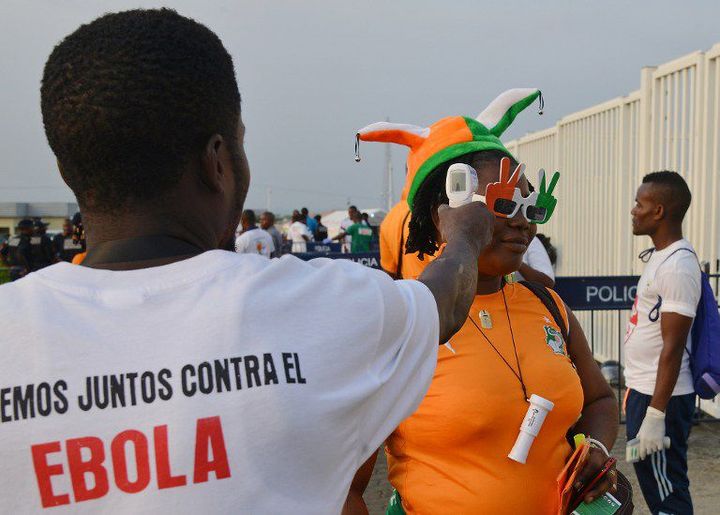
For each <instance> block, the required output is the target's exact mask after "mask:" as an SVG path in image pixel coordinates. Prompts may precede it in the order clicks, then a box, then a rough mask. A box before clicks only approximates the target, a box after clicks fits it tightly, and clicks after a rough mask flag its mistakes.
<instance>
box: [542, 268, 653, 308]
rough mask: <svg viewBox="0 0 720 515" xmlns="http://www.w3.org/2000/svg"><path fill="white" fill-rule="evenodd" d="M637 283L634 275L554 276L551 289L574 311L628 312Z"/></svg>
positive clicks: (633, 299) (637, 279) (638, 278)
mask: <svg viewBox="0 0 720 515" xmlns="http://www.w3.org/2000/svg"><path fill="white" fill-rule="evenodd" d="M639 280H640V277H639V276H637V275H618V276H610V277H608V276H605V277H558V278H557V279H556V281H555V288H554V289H555V291H556V292H558V294H559V295H560V297H562V299H563V300H564V301H565V303H566V304H567V305H568V306H570V309H572V310H574V311H583V310H585V311H587V310H590V309H630V308H632V305H633V302H634V301H635V294H636V292H637V284H638V281H639Z"/></svg>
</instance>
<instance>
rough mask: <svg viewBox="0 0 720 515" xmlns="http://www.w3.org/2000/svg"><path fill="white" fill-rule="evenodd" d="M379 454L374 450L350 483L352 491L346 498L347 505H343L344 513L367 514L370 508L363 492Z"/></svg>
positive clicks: (347, 514) (346, 514) (353, 514)
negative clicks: (366, 503)
mask: <svg viewBox="0 0 720 515" xmlns="http://www.w3.org/2000/svg"><path fill="white" fill-rule="evenodd" d="M377 455H378V453H377V451H376V452H374V453H373V455H372V456H370V457H369V458H368V459H367V461H366V462H365V463H363V464H362V466H361V467H360V468H359V469H358V471H357V472H356V473H355V478H354V479H353V481H352V484H351V485H350V491H349V492H348V496H347V499H346V500H345V506H343V511H342V515H367V513H368V509H367V506H366V505H365V500H364V499H363V494H364V493H365V489H366V488H367V485H368V483H369V482H370V478H371V477H372V473H373V469H374V468H375V461H376V460H377Z"/></svg>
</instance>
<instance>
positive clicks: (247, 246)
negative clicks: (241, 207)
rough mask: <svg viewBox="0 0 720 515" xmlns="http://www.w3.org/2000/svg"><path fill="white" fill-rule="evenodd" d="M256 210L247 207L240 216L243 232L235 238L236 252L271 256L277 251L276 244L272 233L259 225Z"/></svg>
mask: <svg viewBox="0 0 720 515" xmlns="http://www.w3.org/2000/svg"><path fill="white" fill-rule="evenodd" d="M256 223H257V220H256V218H255V211H253V210H252V209H246V210H245V211H243V213H242V216H241V217H240V226H241V227H242V233H241V234H240V236H238V237H237V239H236V240H235V252H239V253H240V254H257V255H259V256H265V257H266V258H269V257H270V255H271V254H272V253H273V252H275V244H274V243H273V238H272V236H270V233H269V232H267V231H265V230H263V229H261V228H260V227H258V226H257V225H255V224H256Z"/></svg>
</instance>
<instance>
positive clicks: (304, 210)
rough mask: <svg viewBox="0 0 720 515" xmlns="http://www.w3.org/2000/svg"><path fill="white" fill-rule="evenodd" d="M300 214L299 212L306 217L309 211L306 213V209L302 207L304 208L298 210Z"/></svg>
mask: <svg viewBox="0 0 720 515" xmlns="http://www.w3.org/2000/svg"><path fill="white" fill-rule="evenodd" d="M300 212H301V213H302V214H303V215H304V216H307V215H308V213H309V212H310V211H308V208H306V207H304V208H302V209H301V210H300Z"/></svg>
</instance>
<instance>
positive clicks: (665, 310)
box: [625, 171, 700, 514]
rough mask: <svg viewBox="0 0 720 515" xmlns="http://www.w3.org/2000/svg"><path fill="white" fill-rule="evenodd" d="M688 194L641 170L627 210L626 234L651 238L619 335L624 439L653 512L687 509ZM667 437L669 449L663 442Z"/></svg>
mask: <svg viewBox="0 0 720 515" xmlns="http://www.w3.org/2000/svg"><path fill="white" fill-rule="evenodd" d="M691 199H692V196H691V194H690V189H689V188H688V186H687V184H686V183H685V180H684V179H683V178H682V177H681V176H680V175H679V174H677V173H675V172H670V171H662V172H654V173H651V174H648V175H646V176H645V177H644V178H643V182H642V184H641V185H640V187H639V188H638V190H637V195H636V197H635V207H633V209H632V213H631V214H632V227H633V234H635V235H636V236H641V235H645V236H650V238H651V239H652V241H653V245H654V247H653V248H652V249H648V250H647V251H645V252H643V253H642V254H641V255H640V256H641V259H643V261H646V262H647V265H646V266H645V270H644V271H643V274H642V277H640V282H639V284H638V289H637V297H636V299H635V305H634V306H633V310H632V315H631V318H630V322H629V324H628V333H627V336H626V340H625V379H626V383H627V387H628V396H627V438H628V441H630V440H633V439H634V438H637V440H638V441H637V443H638V446H639V447H638V450H639V455H640V458H641V460H640V461H639V462H637V463H635V472H636V473H637V476H638V480H639V482H640V487H641V489H642V492H643V496H644V497H645V500H646V502H647V504H648V506H649V507H650V511H651V512H652V513H674V514H691V513H692V512H693V508H692V500H691V498H690V490H689V483H688V477H687V447H688V445H687V440H688V436H689V434H690V427H691V425H692V417H693V414H694V412H695V391H694V388H693V381H692V375H691V373H690V355H689V352H688V351H686V349H689V348H690V328H691V326H692V324H693V319H694V318H695V312H696V309H697V305H698V302H699V300H700V267H699V265H698V260H697V256H696V255H695V251H694V250H693V247H692V245H691V244H690V242H689V241H687V240H686V239H685V238H683V232H682V223H683V219H684V218H685V213H687V210H688V208H689V207H690V201H691ZM668 442H669V446H668Z"/></svg>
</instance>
